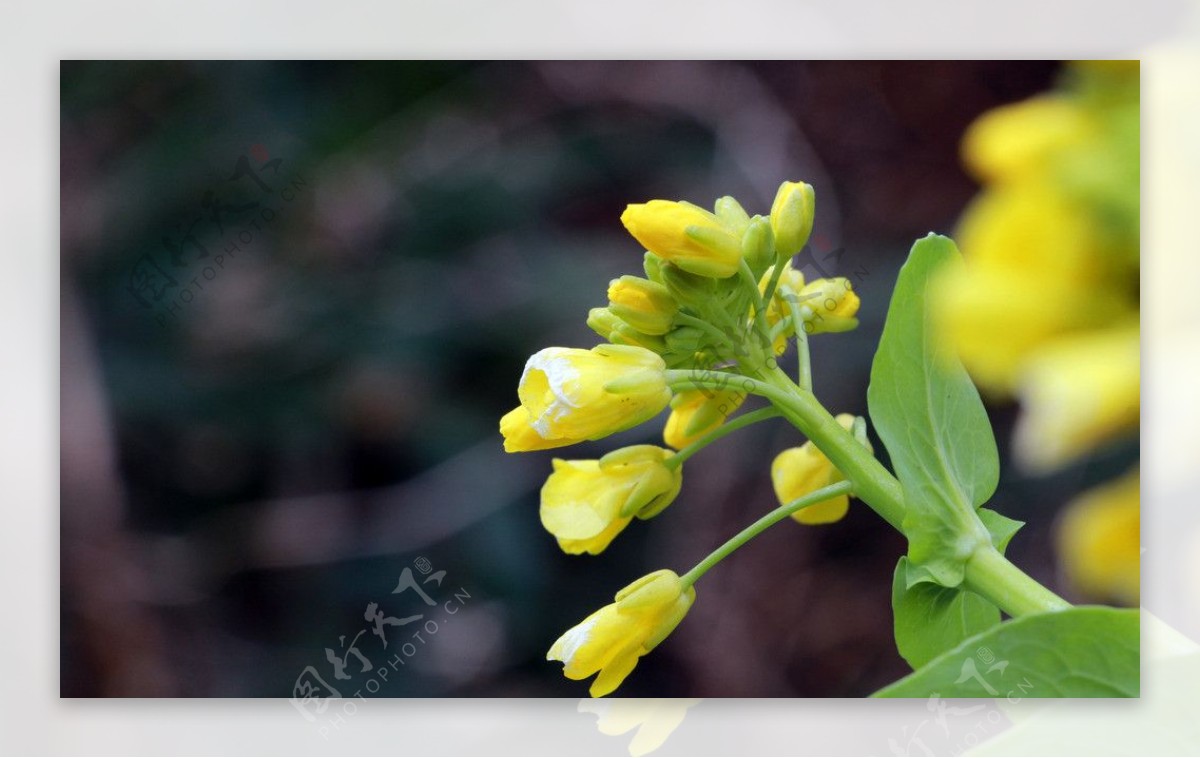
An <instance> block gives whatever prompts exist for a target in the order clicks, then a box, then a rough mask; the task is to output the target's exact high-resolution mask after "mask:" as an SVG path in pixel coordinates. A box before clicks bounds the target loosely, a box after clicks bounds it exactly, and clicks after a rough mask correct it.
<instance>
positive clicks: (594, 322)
mask: <svg viewBox="0 0 1200 758" xmlns="http://www.w3.org/2000/svg"><path fill="white" fill-rule="evenodd" d="M622 323H623V322H622V321H621V319H619V318H617V317H616V315H615V314H614V313H613V312H612V311H611V310H609V309H608V308H592V309H591V310H590V311H588V317H587V325H588V327H589V328H590V329H591V330H592V331H593V332H595V333H596V334H599V335H600V336H601V337H602V338H603V339H606V340H607V339H608V338H609V335H610V334H612V333H613V331H614V330H615V329H616V328H617V327H619V326H621V324H622Z"/></svg>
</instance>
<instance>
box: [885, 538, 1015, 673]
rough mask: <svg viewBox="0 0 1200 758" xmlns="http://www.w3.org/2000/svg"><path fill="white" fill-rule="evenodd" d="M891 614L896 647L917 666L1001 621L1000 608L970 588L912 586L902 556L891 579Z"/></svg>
mask: <svg viewBox="0 0 1200 758" xmlns="http://www.w3.org/2000/svg"><path fill="white" fill-rule="evenodd" d="M892 613H893V615H894V617H895V625H896V648H897V649H899V651H900V655H902V656H903V657H904V660H906V661H908V665H910V666H912V667H913V668H914V669H918V668H920V667H922V666H924V665H925V664H926V663H928V662H929V661H931V660H933V659H934V658H936V657H937V656H939V655H941V654H942V653H944V652H946V651H947V650H949V649H951V648H952V647H954V646H955V645H958V644H959V643H960V642H962V641H963V640H965V639H967V638H968V637H971V636H973V635H976V634H979V633H980V632H983V631H986V630H987V629H990V628H991V627H993V626H995V625H996V624H999V623H1000V609H999V608H997V607H996V606H994V605H992V604H991V602H989V601H987V600H985V599H984V598H982V597H980V596H979V595H976V594H975V593H974V592H971V591H970V590H966V589H963V588H961V587H942V586H939V585H937V584H931V583H928V582H926V583H922V584H918V585H916V586H913V587H909V586H908V559H907V558H905V557H903V556H902V557H901V558H900V562H899V563H897V564H896V575H895V577H894V578H893V579H892Z"/></svg>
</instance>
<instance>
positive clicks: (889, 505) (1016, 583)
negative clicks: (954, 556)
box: [667, 361, 1070, 617]
mask: <svg viewBox="0 0 1200 758" xmlns="http://www.w3.org/2000/svg"><path fill="white" fill-rule="evenodd" d="M760 375H761V376H762V377H763V378H762V379H756V378H753V377H749V376H743V377H720V378H718V377H711V376H710V377H705V376H704V375H702V374H698V373H696V372H689V371H668V372H667V381H668V382H669V383H670V384H671V386H673V387H674V386H684V385H686V386H693V387H718V388H721V389H739V390H742V391H744V392H748V393H753V394H757V395H762V396H763V397H765V398H767V399H768V400H770V401H771V403H772V404H773V405H774V406H775V407H776V408H778V409H779V411H780V412H781V413H782V414H783V415H784V417H785V418H787V419H788V420H789V421H791V422H792V424H794V425H795V426H796V428H798V429H799V430H800V431H801V432H803V433H804V434H805V435H806V436H807V437H808V438H809V439H810V440H812V441H813V442H814V443H815V444H816V446H817V447H818V448H819V449H820V450H821V452H823V453H824V454H825V455H826V456H827V457H828V458H829V460H830V461H832V462H833V464H834V466H836V467H837V468H838V470H839V471H841V472H842V474H844V475H845V476H846V478H847V479H848V480H850V482H852V483H853V485H854V494H855V497H857V498H858V499H859V500H861V501H862V502H864V503H866V504H867V505H868V506H869V507H870V508H871V509H872V510H874V511H875V512H876V513H878V514H879V515H880V516H881V517H883V519H884V520H885V521H887V522H888V523H889V524H891V525H892V526H893V527H894V528H895V529H896V530H897V531H899V532H900V533H902V534H903V533H904V513H905V508H904V493H903V490H902V489H901V487H900V482H899V481H897V480H896V478H895V477H894V476H892V474H891V473H890V472H889V471H888V470H887V469H886V468H884V467H883V464H881V463H880V462H879V461H878V460H876V459H875V456H874V455H872V454H871V452H870V451H868V450H867V449H866V448H865V447H863V446H862V444H860V443H859V442H858V441H857V440H856V439H854V435H853V434H851V433H850V432H847V431H846V430H845V429H843V428H842V426H841V424H839V423H838V422H837V420H836V419H834V417H833V416H832V415H830V413H829V411H827V410H825V408H824V407H823V406H822V405H821V404H820V403H819V402H817V399H816V398H815V397H814V396H813V394H812V393H811V392H806V391H804V390H801V389H800V388H799V387H797V386H796V385H795V384H794V383H792V381H791V380H790V379H788V377H787V375H786V374H785V373H784V372H783V371H782V370H781V369H780V368H779V366H778V365H776V364H775V363H774V361H769V362H768V364H767V365H766V366H765V367H764V368H763V369H762V371H761V372H760ZM964 582H965V584H966V586H967V587H968V588H969V589H971V590H972V591H974V592H976V593H977V594H979V595H982V596H983V597H985V598H987V599H988V600H990V601H992V602H993V603H995V604H996V605H997V606H998V607H999V608H1000V609H1001V610H1003V611H1004V612H1005V613H1007V614H1008V615H1010V616H1013V617H1016V616H1024V615H1028V614H1030V613H1041V612H1045V611H1056V610H1062V609H1063V608H1069V607H1070V604H1069V603H1067V602H1066V601H1065V600H1063V599H1062V598H1060V597H1058V596H1057V595H1055V594H1054V593H1053V592H1051V591H1050V590H1048V589H1046V588H1045V587H1043V586H1042V585H1040V584H1038V582H1037V581H1035V580H1034V579H1033V578H1031V577H1030V576H1029V575H1028V574H1026V573H1025V572H1023V571H1021V569H1019V568H1018V567H1017V566H1015V565H1013V564H1012V563H1011V562H1010V561H1009V560H1008V559H1007V558H1005V557H1004V556H1003V555H1001V554H1000V553H999V552H998V551H996V550H994V549H992V548H984V549H981V550H978V551H976V553H975V554H974V555H973V556H972V557H971V559H970V560H968V561H967V564H966V578H965V580H964Z"/></svg>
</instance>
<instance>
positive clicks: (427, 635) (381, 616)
mask: <svg viewBox="0 0 1200 758" xmlns="http://www.w3.org/2000/svg"><path fill="white" fill-rule="evenodd" d="M413 568H415V569H416V570H417V573H413ZM418 576H419V577H420V578H419V579H418ZM445 579H446V572H445V571H444V570H441V571H434V567H433V564H432V563H430V562H429V560H428V559H427V558H425V557H420V558H417V559H416V560H414V561H413V566H412V568H410V567H408V566H405V567H404V570H403V571H401V572H400V576H399V578H398V579H397V581H396V588H395V589H393V590H392V591H391V595H392V596H398V597H388V598H387V602H386V609H385V607H384V606H383V605H381V604H380V603H378V602H375V601H371V602H369V603H367V605H366V608H365V609H364V610H363V621H364V622H365V624H364V626H363V627H362V628H360V629H359V630H358V631H357V633H355V634H354V635H353V636H349V635H341V636H339V637H338V639H337V646H336V647H327V648H325V660H324V662H323V663H322V664H320V668H318V666H317V665H308V666H305V667H304V670H302V671H301V672H300V675H299V676H298V677H296V682H295V684H294V685H292V696H291V698H290V702H291V704H292V706H294V707H295V709H296V710H297V711H298V712H299V713H300V715H302V716H303V717H304V719H305V720H306V721H308V722H309V723H311V724H315V725H316V727H317V733H318V734H320V735H321V737H322V738H324V739H326V740H328V739H329V737H330V735H331V734H334V733H336V732H337V731H338V730H340V729H341V728H342V727H343V726H345V725H346V723H347V722H346V720H347V719H349V718H353V717H354V715H355V714H356V713H358V708H359V705H360V704H361V703H365V702H366V699H367V696H369V695H374V694H377V693H378V692H379V690H380V688H381V687H382V686H383V684H385V683H386V682H387V681H388V680H389V678H390V677H396V676H402V675H403V673H404V667H405V666H406V665H407V662H408V661H409V660H411V659H412V658H413V657H414V656H416V655H418V654H419V652H420V650H421V649H422V648H423V647H424V646H425V645H428V644H431V643H432V642H433V638H434V637H436V636H437V633H438V631H439V630H440V629H442V628H443V627H444V626H445V625H446V624H447V623H449V622H450V621H451V620H452V618H453V617H454V615H455V614H457V613H458V612H459V610H461V609H462V608H463V607H464V606H466V605H467V603H468V602H470V600H471V599H472V598H471V593H470V592H468V591H467V590H466V588H463V587H459V588H458V589H455V590H451V589H450V588H449V587H448V586H444V585H445ZM406 593H412V594H411V595H407V594H406ZM404 606H408V607H407V608H406V610H405V611H401V612H399V615H395V616H393V615H389V614H390V613H392V612H393V611H394V610H395V609H399V608H402V607H404ZM418 611H419V612H418ZM406 613H407V614H408V615H405V614H406ZM364 635H366V639H363V636H364ZM347 640H348V641H347ZM360 640H361V643H360ZM368 654H369V655H370V657H368ZM322 671H324V675H322Z"/></svg>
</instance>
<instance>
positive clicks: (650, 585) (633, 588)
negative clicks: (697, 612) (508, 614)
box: [546, 569, 696, 697]
mask: <svg viewBox="0 0 1200 758" xmlns="http://www.w3.org/2000/svg"><path fill="white" fill-rule="evenodd" d="M615 599H616V602H615V603H612V604H610V605H606V606H604V607H603V608H601V609H600V610H598V611H596V612H595V613H593V614H592V615H590V616H588V617H587V618H586V619H584V620H583V621H582V622H580V623H579V624H578V625H576V626H574V627H572V628H570V629H568V630H567V631H566V633H564V634H563V635H562V636H561V637H559V638H558V640H557V641H555V643H554V644H553V645H552V646H551V647H550V651H549V652H548V653H546V660H548V661H562V663H563V664H564V665H563V674H564V675H566V677H567V678H568V679H576V680H578V679H586V678H587V677H589V676H591V675H592V674H595V673H597V672H599V674H600V675H599V676H597V677H596V679H595V681H593V682H592V686H591V688H590V689H589V692H590V693H591V695H592V697H603V696H605V695H607V694H609V693H610V692H612V691H613V690H615V689H616V688H617V687H618V686H619V685H620V684H621V682H623V681H625V677H627V676H629V674H630V672H632V671H633V668H634V666H636V665H637V660H638V658H639V657H641V656H643V655H646V654H647V653H649V652H650V651H651V650H653V649H654V648H655V647H657V646H658V644H659V643H661V642H662V641H663V640H664V639H666V638H667V635H669V634H670V633H671V632H672V631H674V629H675V627H676V626H678V625H679V622H680V621H682V620H683V617H684V616H686V615H687V612H688V609H689V608H691V606H692V602H693V601H695V599H696V591H695V590H694V589H693V588H691V587H690V586H685V585H684V584H683V582H682V580H680V578H679V576H678V575H677V574H676V573H675V572H674V571H670V570H667V569H663V570H661V571H655V572H654V573H652V574H648V575H647V576H644V577H642V578H641V579H638V580H637V581H635V582H633V583H632V584H630V585H629V586H628V587H626V588H625V589H623V590H621V591H620V592H618V593H617V596H616V598H615Z"/></svg>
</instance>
